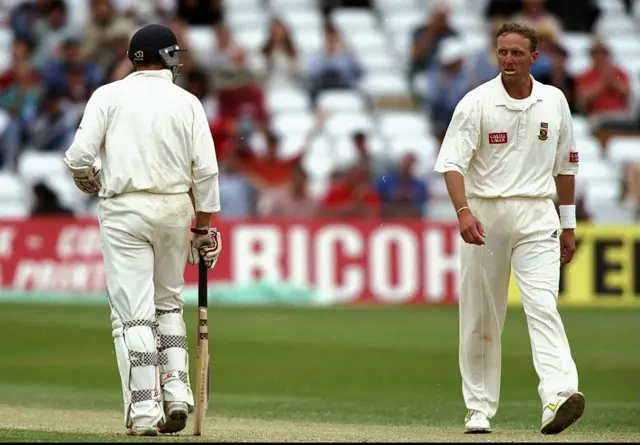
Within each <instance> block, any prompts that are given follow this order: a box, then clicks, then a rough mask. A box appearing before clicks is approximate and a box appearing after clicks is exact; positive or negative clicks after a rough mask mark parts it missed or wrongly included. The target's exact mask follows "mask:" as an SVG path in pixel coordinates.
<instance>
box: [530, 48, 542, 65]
mask: <svg viewBox="0 0 640 445" xmlns="http://www.w3.org/2000/svg"><path fill="white" fill-rule="evenodd" d="M539 55H540V53H539V52H538V51H534V52H532V53H531V65H535V64H536V62H537V61H538V56H539Z"/></svg>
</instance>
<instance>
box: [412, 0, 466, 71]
mask: <svg viewBox="0 0 640 445" xmlns="http://www.w3.org/2000/svg"><path fill="white" fill-rule="evenodd" d="M429 10H430V11H431V17H430V19H429V21H428V22H427V23H425V24H424V25H420V26H419V27H418V28H416V29H415V31H414V32H413V39H412V44H411V66H410V68H409V76H410V79H411V81H413V79H414V78H415V76H416V74H418V73H423V72H426V71H428V70H429V69H430V68H432V67H433V65H434V62H435V58H436V54H437V53H438V49H439V47H440V42H441V41H442V40H444V39H446V38H449V37H455V36H457V32H456V31H454V30H453V28H452V27H451V26H450V25H449V15H450V12H451V9H450V7H449V6H448V5H447V4H445V3H441V4H438V5H436V6H435V7H433V8H429Z"/></svg>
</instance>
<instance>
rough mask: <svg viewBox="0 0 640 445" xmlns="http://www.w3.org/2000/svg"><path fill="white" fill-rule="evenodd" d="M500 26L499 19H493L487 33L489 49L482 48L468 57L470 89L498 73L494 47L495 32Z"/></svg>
mask: <svg viewBox="0 0 640 445" xmlns="http://www.w3.org/2000/svg"><path fill="white" fill-rule="evenodd" d="M501 26H502V22H501V21H497V20H496V21H494V22H493V23H492V24H491V30H490V34H489V44H490V47H489V49H488V50H486V49H483V50H482V51H479V52H478V53H476V54H473V55H471V56H470V57H469V58H468V62H467V66H468V69H469V74H470V75H471V89H473V88H476V87H478V86H480V85H482V84H483V83H485V82H488V81H490V80H491V79H493V78H494V77H496V76H497V75H498V74H500V68H499V67H498V59H497V57H496V49H497V47H498V38H497V34H498V30H499V29H500V27H501Z"/></svg>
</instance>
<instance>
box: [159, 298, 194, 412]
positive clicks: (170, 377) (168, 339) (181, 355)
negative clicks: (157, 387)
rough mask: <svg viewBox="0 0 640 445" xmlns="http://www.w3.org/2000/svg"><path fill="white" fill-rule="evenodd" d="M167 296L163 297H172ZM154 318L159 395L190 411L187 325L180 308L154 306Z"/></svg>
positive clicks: (191, 403)
mask: <svg viewBox="0 0 640 445" xmlns="http://www.w3.org/2000/svg"><path fill="white" fill-rule="evenodd" d="M172 300H173V299H171V298H168V299H166V300H165V301H167V302H168V301H172ZM156 319H157V321H158V363H159V369H160V384H161V387H162V395H163V398H164V400H165V401H167V402H185V403H187V405H189V412H192V411H193V405H194V402H193V393H192V391H191V385H190V383H189V352H188V346H187V329H186V326H185V323H184V319H183V318H182V310H181V309H180V308H175V307H174V308H172V309H156Z"/></svg>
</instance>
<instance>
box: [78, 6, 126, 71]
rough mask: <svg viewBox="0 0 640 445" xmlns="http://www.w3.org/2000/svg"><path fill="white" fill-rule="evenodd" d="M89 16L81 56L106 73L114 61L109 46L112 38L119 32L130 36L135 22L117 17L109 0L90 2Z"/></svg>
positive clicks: (123, 17)
mask: <svg viewBox="0 0 640 445" xmlns="http://www.w3.org/2000/svg"><path fill="white" fill-rule="evenodd" d="M89 16H90V19H89V23H87V25H86V26H85V29H84V36H83V37H84V48H83V54H84V56H85V57H87V58H88V59H90V60H92V61H94V62H95V63H97V64H98V66H100V68H102V69H103V70H105V71H106V70H107V69H109V66H110V65H111V64H112V63H113V60H114V57H113V55H112V49H111V46H110V45H111V40H112V38H113V36H114V35H117V34H118V33H120V32H126V33H127V34H129V35H131V34H132V33H133V31H134V30H135V26H136V25H135V21H134V20H132V19H131V18H129V17H125V16H123V15H118V13H117V11H116V10H115V8H114V7H113V4H112V2H111V0H91V2H90V12H89Z"/></svg>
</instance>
